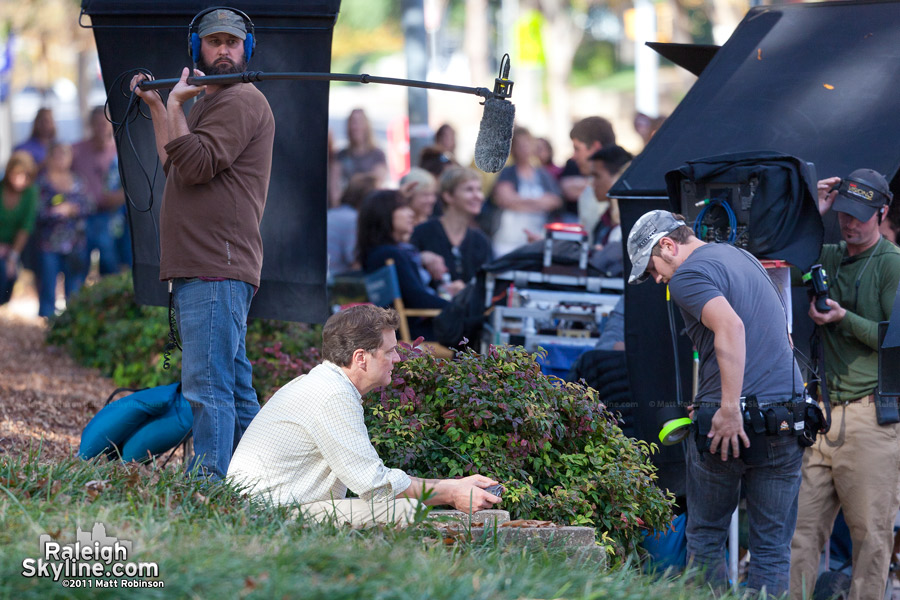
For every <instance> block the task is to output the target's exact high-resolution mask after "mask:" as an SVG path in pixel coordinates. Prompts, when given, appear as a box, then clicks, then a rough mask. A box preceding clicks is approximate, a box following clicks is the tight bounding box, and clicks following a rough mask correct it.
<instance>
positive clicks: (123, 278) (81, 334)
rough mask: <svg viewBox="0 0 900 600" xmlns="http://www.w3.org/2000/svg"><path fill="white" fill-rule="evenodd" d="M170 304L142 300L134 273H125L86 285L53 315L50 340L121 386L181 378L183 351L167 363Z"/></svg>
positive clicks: (48, 337)
mask: <svg viewBox="0 0 900 600" xmlns="http://www.w3.org/2000/svg"><path fill="white" fill-rule="evenodd" d="M166 313H167V310H166V309H165V308H162V307H158V306H139V305H138V304H137V303H136V302H135V299H134V289H133V286H132V284H131V275H130V274H128V273H123V274H120V275H111V276H108V277H104V278H102V279H100V281H98V282H97V283H95V284H93V285H89V286H85V287H83V288H82V289H81V290H79V292H78V293H77V294H75V295H74V296H73V297H72V298H70V299H69V301H68V302H67V306H66V310H65V312H63V313H62V314H61V315H59V316H58V317H55V318H54V319H52V321H51V323H50V331H49V332H48V334H47V343H49V344H53V345H56V346H60V347H63V348H65V349H66V351H68V353H69V355H71V356H72V358H74V359H75V360H76V361H77V362H78V363H80V364H82V365H85V366H87V367H92V368H95V369H99V370H100V372H101V373H103V374H104V375H106V376H108V377H111V378H112V379H113V380H114V381H115V382H116V385H119V386H122V387H134V388H141V387H154V386H158V385H168V384H170V383H173V382H175V381H178V379H179V377H180V374H181V354H180V353H179V352H173V353H172V354H171V368H170V369H164V368H163V348H164V347H165V345H166V341H167V339H168V337H167V336H168V331H169V326H168V321H167V317H166Z"/></svg>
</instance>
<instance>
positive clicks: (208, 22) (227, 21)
mask: <svg viewBox="0 0 900 600" xmlns="http://www.w3.org/2000/svg"><path fill="white" fill-rule="evenodd" d="M213 33H230V34H231V35H233V36H234V37H237V38H240V39H242V40H243V39H246V38H247V25H246V24H245V23H244V19H243V18H242V17H241V16H240V15H239V14H237V13H236V12H232V11H230V10H228V9H227V8H220V9H218V10H214V11H212V12H209V13H206V14H205V15H203V18H202V19H200V25H198V26H197V35H199V36H200V37H206V36H208V35H210V34H213Z"/></svg>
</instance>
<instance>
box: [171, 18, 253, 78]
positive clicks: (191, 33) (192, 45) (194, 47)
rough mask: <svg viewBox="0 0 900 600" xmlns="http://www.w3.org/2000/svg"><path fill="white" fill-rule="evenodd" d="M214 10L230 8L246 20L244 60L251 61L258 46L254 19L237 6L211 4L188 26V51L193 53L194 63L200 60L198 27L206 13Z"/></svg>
mask: <svg viewBox="0 0 900 600" xmlns="http://www.w3.org/2000/svg"><path fill="white" fill-rule="evenodd" d="M214 10H228V11H231V12H233V13H234V14H236V15H237V16H239V17H240V18H241V19H243V20H244V26H245V27H246V29H247V37H245V38H244V60H246V61H247V62H248V63H249V62H250V57H251V56H253V49H254V48H256V35H255V34H254V29H253V21H251V20H250V17H248V16H247V15H246V14H245V13H243V12H241V11H239V10H238V9H236V8H231V7H230V6H211V7H209V8H207V9H206V10H201V11H200V12H198V13H197V14H196V15H194V18H193V19H191V24H190V26H189V27H188V52H189V53H190V55H191V60H192V61H193V62H194V64H196V63H198V62H200V35H199V34H198V33H197V28H198V27H200V20H201V19H202V18H203V17H204V15H207V14H209V13H211V12H213V11H214Z"/></svg>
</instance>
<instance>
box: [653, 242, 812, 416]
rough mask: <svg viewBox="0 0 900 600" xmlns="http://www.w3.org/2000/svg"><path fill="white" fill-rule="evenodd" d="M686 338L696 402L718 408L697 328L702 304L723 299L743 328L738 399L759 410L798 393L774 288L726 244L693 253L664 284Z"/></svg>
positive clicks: (714, 370) (706, 339)
mask: <svg viewBox="0 0 900 600" xmlns="http://www.w3.org/2000/svg"><path fill="white" fill-rule="evenodd" d="M669 290H670V292H671V294H672V299H673V300H674V301H675V303H676V304H677V305H678V306H679V307H680V308H681V315H682V317H683V318H684V322H685V325H686V328H687V332H688V336H689V337H690V338H691V341H692V342H693V343H694V346H695V347H696V348H697V351H698V352H699V354H700V376H699V383H698V386H697V401H700V402H709V403H715V404H718V403H719V402H720V401H721V397H722V382H721V378H720V377H719V365H718V363H717V362H716V351H715V346H714V338H715V336H714V335H713V332H712V330H710V329H707V328H706V327H705V326H704V325H703V324H702V323H701V322H700V315H701V313H702V311H703V307H704V306H705V305H706V303H707V302H709V301H710V300H712V299H713V298H716V297H718V296H724V297H725V299H726V300H727V301H728V303H729V304H730V305H731V307H732V309H734V312H736V313H737V315H738V316H739V317H740V318H741V321H743V323H744V336H745V341H746V345H747V351H746V362H745V363H744V386H743V390H742V395H743V396H750V395H753V396H756V397H757V400H758V401H759V403H760V404H769V403H772V402H785V401H788V400H790V399H791V389H792V385H793V391H794V392H795V393H799V392H802V390H803V378H802V376H801V375H800V370H799V369H798V368H797V363H796V362H795V361H794V356H793V352H792V350H791V346H790V342H789V341H788V336H787V317H786V316H785V312H784V305H783V304H782V302H781V298H780V297H779V295H778V293H777V291H776V289H775V286H774V284H773V283H772V281H771V280H770V279H769V276H768V274H767V273H766V271H765V269H764V268H763V266H762V265H761V264H759V261H757V260H756V259H755V258H753V256H752V255H750V254H749V253H747V252H745V251H743V250H740V249H739V248H736V247H734V246H731V245H728V244H706V245H705V246H701V247H699V248H697V249H696V250H694V252H693V253H691V255H690V256H689V257H688V258H687V260H685V261H684V262H683V263H682V264H681V266H680V267H678V270H677V271H676V272H675V275H674V276H673V277H672V279H671V281H669Z"/></svg>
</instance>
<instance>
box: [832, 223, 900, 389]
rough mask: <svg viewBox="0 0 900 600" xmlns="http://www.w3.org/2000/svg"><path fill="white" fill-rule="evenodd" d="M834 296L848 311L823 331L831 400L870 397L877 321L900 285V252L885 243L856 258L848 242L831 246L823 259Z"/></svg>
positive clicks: (882, 318) (874, 379)
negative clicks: (849, 253) (850, 251)
mask: <svg viewBox="0 0 900 600" xmlns="http://www.w3.org/2000/svg"><path fill="white" fill-rule="evenodd" d="M820 260H821V263H822V266H823V267H824V268H825V270H826V272H827V273H828V279H829V282H828V283H829V295H830V297H831V299H832V300H835V301H836V302H837V303H838V304H840V305H841V306H842V307H843V308H845V309H846V310H847V314H846V315H845V316H844V318H843V319H842V320H841V321H839V322H837V323H829V324H827V325H825V326H824V327H822V328H821V332H822V341H823V343H824V349H825V372H826V380H827V382H828V392H829V396H830V399H831V401H832V402H847V401H849V400H855V399H856V398H861V397H863V396H866V395H868V394H871V393H872V392H873V391H874V390H875V387H876V386H877V384H878V323H879V322H880V321H886V320H888V319H889V318H890V316H891V308H892V307H893V304H894V296H895V294H896V292H897V284H898V282H900V248H897V246H895V245H894V244H892V243H891V242H889V241H888V240H886V239H882V240H881V241H880V242H879V243H877V244H876V245H874V246H872V247H871V248H869V249H868V250H866V251H865V252H862V253H860V254H858V255H856V256H854V257H852V258H849V257H848V256H847V244H846V242H841V243H839V244H826V245H825V246H823V247H822V254H821V256H820Z"/></svg>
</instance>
